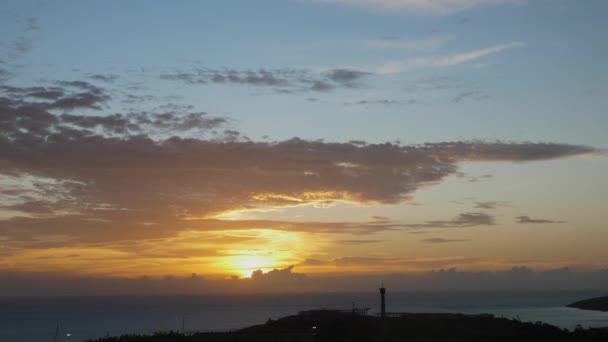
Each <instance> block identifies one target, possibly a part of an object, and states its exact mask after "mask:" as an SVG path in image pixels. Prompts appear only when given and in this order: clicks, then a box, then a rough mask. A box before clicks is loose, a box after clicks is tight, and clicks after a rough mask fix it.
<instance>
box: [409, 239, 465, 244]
mask: <svg viewBox="0 0 608 342" xmlns="http://www.w3.org/2000/svg"><path fill="white" fill-rule="evenodd" d="M420 241H421V242H424V243H432V244H442V243H450V242H465V241H469V240H458V239H442V238H430V239H424V240H420Z"/></svg>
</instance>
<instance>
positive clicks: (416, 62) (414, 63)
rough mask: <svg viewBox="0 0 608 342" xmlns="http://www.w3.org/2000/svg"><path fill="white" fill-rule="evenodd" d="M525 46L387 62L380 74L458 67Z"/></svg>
mask: <svg viewBox="0 0 608 342" xmlns="http://www.w3.org/2000/svg"><path fill="white" fill-rule="evenodd" d="M523 46H525V44H524V43H523V42H511V43H508V44H501V45H495V46H491V47H488V48H483V49H477V50H472V51H469V52H463V53H458V54H453V55H448V56H440V57H421V58H412V59H406V60H393V61H387V62H385V63H384V64H383V65H382V66H381V67H380V68H379V69H378V73H380V74H393V73H399V72H402V71H407V70H413V69H421V68H434V67H446V66H452V65H458V64H462V63H466V62H471V61H474V60H477V59H479V58H482V57H485V56H488V55H492V54H496V53H499V52H502V51H504V50H508V49H513V48H518V47H523Z"/></svg>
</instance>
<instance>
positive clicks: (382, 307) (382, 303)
mask: <svg viewBox="0 0 608 342" xmlns="http://www.w3.org/2000/svg"><path fill="white" fill-rule="evenodd" d="M385 295H386V288H384V283H382V287H381V288H380V317H382V318H384V317H386V301H385V298H384V297H385Z"/></svg>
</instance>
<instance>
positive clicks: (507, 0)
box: [309, 0, 526, 15]
mask: <svg viewBox="0 0 608 342" xmlns="http://www.w3.org/2000/svg"><path fill="white" fill-rule="evenodd" d="M309 1H312V2H319V3H329V4H336V5H345V6H353V7H359V8H363V9H368V10H372V11H380V12H387V13H391V14H394V13H403V14H416V15H449V14H453V13H457V12H462V11H469V10H474V9H477V8H480V7H486V6H498V5H521V4H525V3H526V0H433V1H429V0H309Z"/></svg>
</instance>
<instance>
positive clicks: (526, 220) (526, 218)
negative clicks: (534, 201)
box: [516, 215, 566, 224]
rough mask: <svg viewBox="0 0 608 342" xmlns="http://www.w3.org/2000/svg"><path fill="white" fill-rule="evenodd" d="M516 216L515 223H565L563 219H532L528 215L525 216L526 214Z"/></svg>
mask: <svg viewBox="0 0 608 342" xmlns="http://www.w3.org/2000/svg"><path fill="white" fill-rule="evenodd" d="M516 218H517V223H522V224H526V223H536V224H542V223H566V222H564V221H555V220H546V219H533V218H530V216H526V215H522V216H518V217H516Z"/></svg>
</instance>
